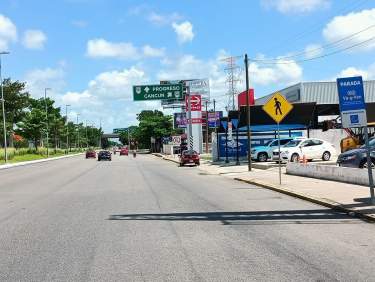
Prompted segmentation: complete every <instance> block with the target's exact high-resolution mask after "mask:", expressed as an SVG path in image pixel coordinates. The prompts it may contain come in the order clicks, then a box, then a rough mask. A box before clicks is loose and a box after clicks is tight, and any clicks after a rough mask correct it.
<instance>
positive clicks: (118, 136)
mask: <svg viewBox="0 0 375 282" xmlns="http://www.w3.org/2000/svg"><path fill="white" fill-rule="evenodd" d="M102 138H120V134H118V133H104V134H103V135H102Z"/></svg>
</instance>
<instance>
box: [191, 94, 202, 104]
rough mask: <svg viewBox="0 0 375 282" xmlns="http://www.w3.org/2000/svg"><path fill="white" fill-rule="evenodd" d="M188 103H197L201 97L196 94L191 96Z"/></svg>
mask: <svg viewBox="0 0 375 282" xmlns="http://www.w3.org/2000/svg"><path fill="white" fill-rule="evenodd" d="M190 103H192V104H195V105H199V104H200V103H201V99H200V98H199V97H198V96H192V97H191V98H190Z"/></svg>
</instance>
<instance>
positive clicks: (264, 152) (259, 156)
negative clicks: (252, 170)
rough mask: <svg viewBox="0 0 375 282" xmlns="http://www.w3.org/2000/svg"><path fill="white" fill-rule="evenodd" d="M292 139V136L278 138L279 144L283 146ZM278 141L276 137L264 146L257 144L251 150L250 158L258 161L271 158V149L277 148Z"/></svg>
mask: <svg viewBox="0 0 375 282" xmlns="http://www.w3.org/2000/svg"><path fill="white" fill-rule="evenodd" d="M291 140H293V138H292V137H289V138H280V146H284V145H285V144H286V143H288V142H289V141H291ZM278 146H279V142H278V139H272V140H270V141H268V142H267V143H266V144H265V145H264V146H257V147H254V148H253V149H252V150H251V159H253V160H256V161H258V162H266V161H267V160H269V159H272V153H273V150H275V149H276V148H278Z"/></svg>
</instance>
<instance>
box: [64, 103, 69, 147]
mask: <svg viewBox="0 0 375 282" xmlns="http://www.w3.org/2000/svg"><path fill="white" fill-rule="evenodd" d="M68 107H70V105H65V116H66V153H67V154H68V152H69V124H68Z"/></svg>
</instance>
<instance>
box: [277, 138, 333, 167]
mask: <svg viewBox="0 0 375 282" xmlns="http://www.w3.org/2000/svg"><path fill="white" fill-rule="evenodd" d="M280 155H281V156H280V157H279V151H278V150H274V151H273V160H276V161H278V160H279V159H281V161H284V162H285V161H291V162H298V161H299V160H300V159H301V158H303V157H304V156H305V158H306V159H307V160H314V159H321V160H323V161H329V160H330V159H331V157H332V156H333V155H336V149H335V147H334V146H333V145H332V144H331V143H329V142H327V141H324V140H321V139H317V138H298V139H294V140H292V141H290V142H289V143H287V144H285V145H284V147H283V148H281V149H280Z"/></svg>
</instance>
